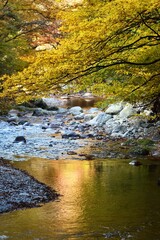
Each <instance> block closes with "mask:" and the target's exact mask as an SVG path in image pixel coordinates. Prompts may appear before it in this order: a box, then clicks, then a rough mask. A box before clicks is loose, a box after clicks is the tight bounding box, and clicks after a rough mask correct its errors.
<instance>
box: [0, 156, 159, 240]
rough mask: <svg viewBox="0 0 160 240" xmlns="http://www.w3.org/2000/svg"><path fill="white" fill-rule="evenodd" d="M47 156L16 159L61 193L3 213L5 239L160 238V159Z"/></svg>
mask: <svg viewBox="0 0 160 240" xmlns="http://www.w3.org/2000/svg"><path fill="white" fill-rule="evenodd" d="M128 163H129V160H116V159H112V160H110V159H105V160H93V161H78V160H64V161H63V160H58V161H53V160H46V159H39V158H34V159H30V160H28V161H24V162H15V163H14V166H16V167H19V168H21V169H25V170H27V171H28V172H29V173H30V174H31V175H33V176H34V177H36V178H37V179H38V180H40V181H42V182H44V183H46V184H47V185H49V186H51V187H53V188H54V189H55V190H57V191H58V192H59V193H60V194H61V197H60V199H59V200H58V201H55V202H50V203H47V204H45V205H43V206H42V207H39V208H32V209H25V210H18V211H14V212H11V213H5V214H2V215H0V223H1V224H0V239H11V240H52V239H53V240H78V239H80V240H102V239H111V240H126V239H134V240H159V239H160V186H158V184H157V179H158V177H159V176H160V162H157V161H143V165H141V166H139V167H135V166H131V165H129V164H128Z"/></svg>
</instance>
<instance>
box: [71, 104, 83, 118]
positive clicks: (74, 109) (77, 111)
mask: <svg viewBox="0 0 160 240" xmlns="http://www.w3.org/2000/svg"><path fill="white" fill-rule="evenodd" d="M69 112H70V113H71V114H73V115H74V116H76V115H79V114H81V113H82V112H83V109H82V108H81V107H79V106H75V107H72V108H70V109H69Z"/></svg>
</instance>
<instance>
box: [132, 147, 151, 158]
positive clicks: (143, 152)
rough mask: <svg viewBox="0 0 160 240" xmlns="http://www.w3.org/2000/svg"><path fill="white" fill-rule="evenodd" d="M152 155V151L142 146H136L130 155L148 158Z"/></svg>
mask: <svg viewBox="0 0 160 240" xmlns="http://www.w3.org/2000/svg"><path fill="white" fill-rule="evenodd" d="M149 154H150V149H149V148H145V147H140V146H134V147H132V148H131V149H130V150H129V155H131V156H148V155H149Z"/></svg>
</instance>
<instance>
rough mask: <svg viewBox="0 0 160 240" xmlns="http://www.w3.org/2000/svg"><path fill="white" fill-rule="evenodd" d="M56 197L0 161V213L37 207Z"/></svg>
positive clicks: (28, 177) (53, 193)
mask: <svg viewBox="0 0 160 240" xmlns="http://www.w3.org/2000/svg"><path fill="white" fill-rule="evenodd" d="M58 196H59V195H58V193H57V192H56V191H54V190H53V189H52V188H50V187H48V186H46V185H45V184H43V183H41V182H39V181H37V180H36V179H35V178H34V177H32V176H30V175H29V174H28V173H26V172H25V171H22V170H20V169H17V168H14V167H12V166H11V165H10V164H8V163H7V162H6V161H4V160H3V159H0V213H4V212H9V211H13V210H17V209H23V208H32V207H39V206H41V205H42V204H44V203H47V202H50V201H53V200H56V199H57V198H58Z"/></svg>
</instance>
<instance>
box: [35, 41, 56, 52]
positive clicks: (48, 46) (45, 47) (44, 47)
mask: <svg viewBox="0 0 160 240" xmlns="http://www.w3.org/2000/svg"><path fill="white" fill-rule="evenodd" d="M51 49H53V45H51V44H49V43H45V44H42V45H39V46H37V47H36V49H35V50H36V51H46V50H51Z"/></svg>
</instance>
